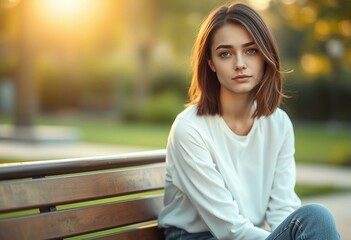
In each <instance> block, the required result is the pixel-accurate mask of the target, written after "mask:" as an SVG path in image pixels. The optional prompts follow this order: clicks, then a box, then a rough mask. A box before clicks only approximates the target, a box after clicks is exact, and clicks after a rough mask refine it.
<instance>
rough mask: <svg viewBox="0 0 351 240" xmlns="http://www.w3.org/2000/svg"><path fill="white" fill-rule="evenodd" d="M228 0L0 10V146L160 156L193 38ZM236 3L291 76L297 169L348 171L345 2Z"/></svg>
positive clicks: (120, 0)
mask: <svg viewBox="0 0 351 240" xmlns="http://www.w3.org/2000/svg"><path fill="white" fill-rule="evenodd" d="M226 2H228V1H219V0H217V1H215V0H192V1H188V0H167V1H165V0H99V1H96V0H0V140H9V138H11V136H12V137H13V139H17V140H25V141H27V142H30V140H31V139H30V137H31V136H29V137H28V136H27V137H24V136H22V135H26V134H27V135H28V131H27V130H28V129H36V127H40V126H65V127H73V128H74V129H73V130H74V131H71V135H70V136H71V137H72V138H74V137H77V139H78V141H81V142H89V143H97V144H108V145H132V146H142V147H145V148H164V147H165V146H166V140H167V135H168V131H169V128H170V126H171V124H172V121H173V120H174V118H175V116H176V114H177V113H179V112H180V111H181V110H182V109H183V107H184V104H185V103H186V101H187V87H188V85H189V82H190V78H191V71H190V67H189V63H190V62H189V59H190V55H191V50H192V45H193V42H194V39H195V36H196V34H197V31H198V28H199V26H200V24H201V22H202V20H203V18H204V17H205V16H206V15H207V14H208V13H209V11H210V10H211V9H213V8H214V7H215V6H217V5H218V4H221V3H226ZM242 2H247V3H249V4H250V5H251V6H252V7H254V8H255V9H256V10H258V11H259V12H260V13H261V14H262V16H263V17H264V19H265V20H266V21H267V22H268V25H269V26H270V27H271V29H272V31H273V32H274V35H275V36H276V38H277V41H278V45H279V46H280V51H281V57H282V60H283V68H284V70H286V71H287V72H289V73H288V74H287V75H286V92H287V94H288V95H289V96H291V98H289V99H287V100H286V101H285V102H284V104H283V105H282V108H283V109H285V110H286V111H287V112H288V113H289V115H290V116H291V118H292V120H293V122H294V125H295V130H296V160H297V161H298V162H308V163H323V164H334V165H335V164H336V165H343V166H345V165H351V106H350V103H351V68H350V66H351V11H350V9H351V1H350V0H311V1H307V0H250V1H249V0H247V1H242ZM23 129H24V130H23ZM26 129H27V130H26ZM67 129H68V128H67ZM67 129H66V130H67ZM22 130H23V131H22ZM71 130H72V129H71ZM29 132H31V131H29ZM58 132H60V133H62V132H63V131H61V130H60V129H59V130H58ZM51 133H53V134H54V131H53V132H47V133H45V131H44V133H43V134H44V135H45V134H47V135H50V134H51ZM56 133H57V131H56ZM29 135H30V134H29ZM68 135H69V134H68ZM21 137H22V138H21ZM44 138H45V137H44ZM32 140H33V143H34V144H35V143H36V142H35V139H32ZM0 144H1V141H0ZM29 157H30V156H28V158H29ZM1 158H2V159H1V161H2V162H6V161H10V160H9V158H7V157H6V156H5V157H3V156H2V157H1ZM11 161H16V159H12V160H11Z"/></svg>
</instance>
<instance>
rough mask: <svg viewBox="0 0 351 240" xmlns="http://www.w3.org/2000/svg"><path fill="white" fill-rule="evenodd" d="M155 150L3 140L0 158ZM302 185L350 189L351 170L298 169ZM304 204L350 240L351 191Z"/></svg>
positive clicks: (326, 167)
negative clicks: (330, 218) (323, 213)
mask: <svg viewBox="0 0 351 240" xmlns="http://www.w3.org/2000/svg"><path fill="white" fill-rule="evenodd" d="M144 150H152V149H146V148H142V147H134V146H109V145H96V144H87V143H73V144H72V143H71V144H55V145H53V144H46V145H45V144H37V145H35V144H34V145H33V144H19V143H14V142H8V141H0V157H1V158H3V157H9V158H13V159H23V161H28V160H34V159H43V160H44V159H60V158H74V157H89V156H98V155H114V154H120V153H127V152H136V151H144ZM297 181H298V182H299V183H307V184H316V185H325V184H327V185H333V186H336V187H342V188H349V189H351V168H340V167H332V166H316V165H302V164H299V165H298V166H297ZM302 201H303V203H304V204H305V203H312V202H313V203H320V204H323V205H325V206H326V207H328V208H329V209H330V210H331V212H332V213H333V215H334V216H335V219H336V222H337V225H338V227H339V230H340V233H341V239H343V240H351V207H350V204H351V192H347V193H343V194H335V195H326V196H317V197H311V198H304V199H302Z"/></svg>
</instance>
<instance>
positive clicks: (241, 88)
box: [208, 23, 264, 94]
mask: <svg viewBox="0 0 351 240" xmlns="http://www.w3.org/2000/svg"><path fill="white" fill-rule="evenodd" d="M208 64H209V66H210V68H211V69H212V71H214V72H216V74H217V78H218V80H219V82H220V84H221V94H223V93H229V94H248V93H250V92H251V91H252V90H253V89H254V88H255V87H256V86H257V84H258V83H259V82H260V81H261V79H262V76H263V72H264V58H263V55H262V54H261V53H260V52H259V50H258V47H257V45H256V43H255V42H254V40H253V38H252V37H251V35H250V34H249V33H248V31H247V30H246V28H245V27H243V26H242V25H240V24H232V23H228V24H225V25H224V26H222V27H221V28H219V29H218V30H217V31H216V32H215V33H214V35H213V39H212V44H211V59H209V60H208Z"/></svg>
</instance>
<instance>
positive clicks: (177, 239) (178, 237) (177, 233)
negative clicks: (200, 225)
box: [165, 227, 216, 240]
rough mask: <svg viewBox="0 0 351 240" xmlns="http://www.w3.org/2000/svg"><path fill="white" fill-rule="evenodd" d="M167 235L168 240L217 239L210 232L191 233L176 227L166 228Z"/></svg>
mask: <svg viewBox="0 0 351 240" xmlns="http://www.w3.org/2000/svg"><path fill="white" fill-rule="evenodd" d="M165 236H166V240H216V238H215V237H214V236H213V235H212V234H211V233H210V232H199V233H189V232H187V231H185V230H183V229H180V228H176V227H169V228H166V229H165Z"/></svg>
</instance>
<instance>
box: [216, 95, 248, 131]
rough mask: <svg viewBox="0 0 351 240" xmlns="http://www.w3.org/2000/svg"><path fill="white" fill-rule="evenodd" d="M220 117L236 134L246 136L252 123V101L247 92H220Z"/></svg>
mask: <svg viewBox="0 0 351 240" xmlns="http://www.w3.org/2000/svg"><path fill="white" fill-rule="evenodd" d="M220 100H221V112H222V117H223V119H224V121H225V122H226V124H227V125H228V127H229V128H230V129H231V130H232V131H233V132H234V133H235V134H237V135H241V136H246V135H247V134H248V133H249V132H250V130H251V128H252V125H253V122H254V119H253V117H252V115H253V112H254V101H253V99H252V97H251V96H250V95H249V94H226V93H224V94H223V93H221V95H220Z"/></svg>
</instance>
